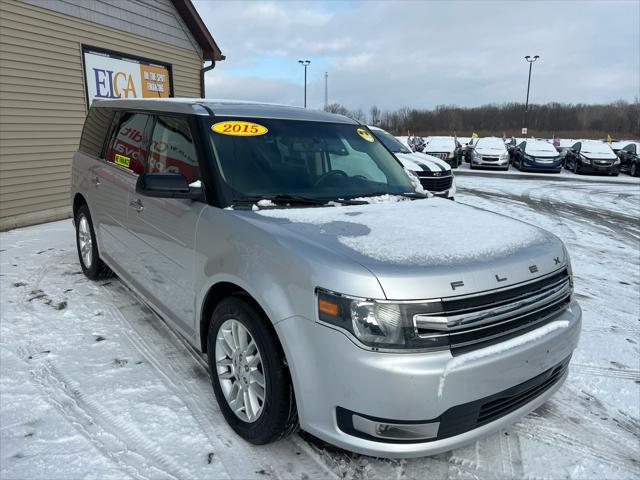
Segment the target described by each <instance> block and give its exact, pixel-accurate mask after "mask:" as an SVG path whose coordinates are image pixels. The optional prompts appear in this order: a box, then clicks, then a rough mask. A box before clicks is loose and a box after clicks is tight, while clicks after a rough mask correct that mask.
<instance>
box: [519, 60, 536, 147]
mask: <svg viewBox="0 0 640 480" xmlns="http://www.w3.org/2000/svg"><path fill="white" fill-rule="evenodd" d="M539 58H540V55H535V56H533V57H530V56H529V55H527V56H526V57H524V59H525V60H526V61H527V62H528V63H529V81H528V82H527V103H525V104H524V119H523V120H522V135H526V134H527V112H528V111H529V88H530V87H531V67H532V66H533V62H535V61H536V60H538V59H539Z"/></svg>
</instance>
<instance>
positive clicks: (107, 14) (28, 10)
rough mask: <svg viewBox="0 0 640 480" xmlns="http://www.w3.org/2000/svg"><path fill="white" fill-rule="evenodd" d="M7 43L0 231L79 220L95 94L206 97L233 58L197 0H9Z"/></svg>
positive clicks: (3, 8) (0, 59) (1, 9)
mask: <svg viewBox="0 0 640 480" xmlns="http://www.w3.org/2000/svg"><path fill="white" fill-rule="evenodd" d="M0 44H1V52H0V229H1V230H6V229H9V228H14V227H17V226H22V225H29V224H34V223H40V222H44V221H49V220H54V219H59V218H65V217H68V216H70V205H69V181H70V174H71V172H70V165H71V157H72V155H73V152H74V151H75V150H76V148H77V146H78V141H79V138H80V133H81V130H82V125H83V122H84V118H85V115H86V113H87V108H88V107H87V105H88V103H90V102H91V100H92V98H91V97H92V96H93V97H94V98H95V96H96V95H97V96H102V97H109V96H110V97H115V96H118V95H119V96H121V97H123V98H124V97H125V96H129V97H131V96H137V97H141V96H150V95H158V96H176V97H200V96H204V92H203V88H204V87H203V85H204V80H203V78H204V72H205V71H206V70H209V69H211V68H212V67H213V66H214V65H215V62H216V61H219V60H224V55H222V53H221V51H220V49H219V48H218V46H217V45H216V43H215V41H214V40H213V38H212V36H211V34H210V33H209V31H208V30H207V28H206V27H205V25H204V23H203V22H202V20H201V19H200V17H199V15H198V13H197V12H196V10H195V8H194V7H193V5H192V4H191V1H190V0H126V1H123V0H91V1H87V0H0ZM102 56H103V57H104V59H103V58H101V57H102ZM94 60H95V61H97V62H98V63H100V62H101V61H102V60H104V62H106V64H109V62H116V63H118V62H120V63H119V64H122V65H125V66H127V68H125V69H124V70H125V71H124V72H118V71H115V70H117V69H115V70H114V69H109V68H107V67H100V68H98V67H95V68H92V69H91V68H90V66H89V65H88V63H92V62H94ZM207 61H210V62H211V63H210V64H209V65H208V66H207V67H204V64H205V62H207ZM122 62H125V63H122ZM136 62H140V65H139V66H138V65H137V64H136ZM92 65H93V63H92ZM129 67H132V68H133V69H134V70H140V69H142V74H141V75H140V74H138V73H139V72H136V73H135V75H134V77H135V78H133V77H132V76H131V75H129V73H127V71H128V70H127V69H128V68H129ZM89 70H91V71H89ZM156 72H157V73H156ZM167 73H168V74H167ZM165 74H167V75H165ZM156 75H157V76H156ZM149 76H150V77H149ZM145 80H147V81H146V82H145ZM151 80H153V81H155V80H158V82H157V83H153V82H152V81H151ZM140 82H142V85H141V83H140ZM96 88H97V91H96ZM91 92H93V93H91Z"/></svg>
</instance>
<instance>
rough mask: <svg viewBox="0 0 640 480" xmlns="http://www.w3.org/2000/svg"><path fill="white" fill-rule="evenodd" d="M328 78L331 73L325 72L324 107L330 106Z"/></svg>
mask: <svg viewBox="0 0 640 480" xmlns="http://www.w3.org/2000/svg"><path fill="white" fill-rule="evenodd" d="M328 78H329V74H328V73H327V72H324V109H325V110H326V109H327V106H329V88H328Z"/></svg>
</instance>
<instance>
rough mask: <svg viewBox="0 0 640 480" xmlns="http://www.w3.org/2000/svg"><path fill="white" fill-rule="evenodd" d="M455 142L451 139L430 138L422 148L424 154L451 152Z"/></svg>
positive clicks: (454, 147)
mask: <svg viewBox="0 0 640 480" xmlns="http://www.w3.org/2000/svg"><path fill="white" fill-rule="evenodd" d="M455 149H456V142H455V140H454V139H453V137H430V138H429V139H427V145H426V146H425V147H424V150H425V151H426V152H453V151H454V150H455Z"/></svg>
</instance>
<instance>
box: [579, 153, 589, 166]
mask: <svg viewBox="0 0 640 480" xmlns="http://www.w3.org/2000/svg"><path fill="white" fill-rule="evenodd" d="M580 161H581V162H582V163H586V164H587V165H589V164H591V160H589V159H588V158H587V157H584V156H582V155H580Z"/></svg>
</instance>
